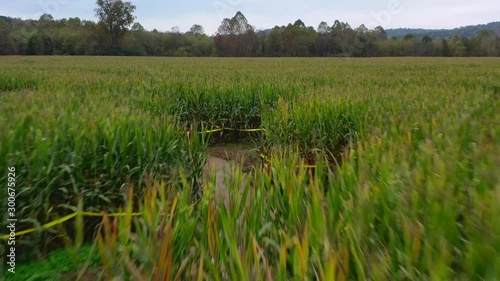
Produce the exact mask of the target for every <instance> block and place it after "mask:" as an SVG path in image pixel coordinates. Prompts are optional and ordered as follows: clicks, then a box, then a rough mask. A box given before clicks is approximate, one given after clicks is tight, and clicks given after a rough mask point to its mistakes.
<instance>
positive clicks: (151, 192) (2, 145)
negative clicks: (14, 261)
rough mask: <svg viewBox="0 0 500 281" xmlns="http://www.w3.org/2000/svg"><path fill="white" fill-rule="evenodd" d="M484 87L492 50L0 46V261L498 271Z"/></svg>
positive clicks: (493, 128)
mask: <svg viewBox="0 0 500 281" xmlns="http://www.w3.org/2000/svg"><path fill="white" fill-rule="evenodd" d="M499 97H500V59H498V58H453V59H451V58H449V59H448V58H428V59H427V58H390V59H389V58H376V59H375V58H374V59H325V58H322V59H298V58H294V59H286V58H280V59H271V58H269V59H265V58H259V59H253V58H248V59H246V58H245V59H244V58H238V59H231V58H227V59H221V58H202V59H200V58H196V59H195V58H193V59H188V58H117V57H115V58H109V57H81V58H78V57H2V58H1V59H0V132H1V133H0V159H1V161H0V171H1V172H0V183H1V186H2V187H1V188H0V190H1V192H2V195H1V198H2V200H1V202H0V209H1V210H7V200H4V199H3V198H6V194H7V187H6V186H7V181H8V179H7V174H8V168H9V167H15V169H16V202H15V203H16V218H17V219H18V222H17V230H18V231H19V230H24V229H29V228H39V229H38V230H37V231H36V232H34V233H30V234H26V235H23V236H18V237H16V247H17V255H18V266H22V264H28V265H29V264H30V263H32V262H34V260H35V259H40V258H43V257H44V256H45V254H46V253H47V252H50V251H51V250H53V249H56V248H59V249H61V248H65V249H66V252H67V253H69V254H68V255H69V256H76V254H75V253H77V252H78V251H79V249H80V247H82V244H84V245H86V246H84V247H85V249H86V251H85V253H87V252H89V260H93V261H95V259H96V256H98V261H99V262H98V264H95V262H92V263H90V264H91V265H89V263H87V267H90V268H91V269H89V270H88V271H89V272H91V273H89V272H87V273H85V274H84V271H83V270H82V271H81V274H82V276H83V277H84V278H89V280H95V279H98V278H100V279H101V280H112V278H114V277H121V278H123V279H124V280H128V279H132V280H290V279H293V280H498V279H500V209H499V202H500V181H499V175H500V173H499V170H500V149H499V148H500V119H499V111H500V104H499V103H500V102H499ZM218 128H231V129H236V130H224V131H217V132H213V133H210V132H207V131H209V130H214V129H218ZM244 129H263V130H258V131H255V132H254V131H238V130H244ZM238 143H242V144H244V145H245V146H248V145H249V144H251V146H252V147H254V150H253V151H254V153H256V154H257V155H260V156H261V159H260V160H258V161H255V159H254V160H252V167H253V169H252V171H251V172H248V171H245V172H243V171H242V169H241V166H239V165H236V164H235V165H233V167H232V172H231V173H230V175H228V176H227V177H226V182H225V184H224V186H226V187H227V192H228V197H227V200H225V201H224V200H220V198H219V196H218V195H217V194H218V188H220V184H218V183H217V177H216V176H215V174H216V172H217V171H212V177H211V180H205V179H206V175H205V176H204V172H203V171H204V166H205V163H206V162H207V157H208V156H207V155H208V153H207V151H210V147H215V146H234V145H235V144H238ZM246 170H248V169H246ZM83 210H85V211H88V212H99V213H102V212H122V213H123V214H125V215H123V216H120V217H109V216H104V217H91V216H83V215H81V211H83ZM74 212H77V213H78V214H79V215H77V216H76V217H74V218H73V219H71V220H67V221H66V222H64V223H61V224H58V225H56V226H54V227H52V228H48V229H43V228H40V226H41V225H42V224H44V223H47V222H50V221H53V220H57V219H58V218H61V217H63V216H65V215H68V214H72V213H74ZM133 212H141V214H140V215H137V216H135V215H134V214H133ZM6 220H7V212H2V222H4V223H5V222H6ZM1 232H2V234H4V233H5V232H6V228H5V227H3V225H2V228H1ZM4 242H5V241H2V242H1V243H2V244H1V245H2V246H0V247H1V248H0V250H2V251H0V252H2V253H1V254H2V258H4V257H5V256H6V249H8V248H7V247H8V246H7V245H6V243H4ZM89 243H90V244H89ZM88 245H92V248H93V249H95V251H90V250H88V249H89V246H88ZM92 253H94V254H92ZM65 259H66V258H65ZM74 260H75V262H74V263H75V264H78V266H76V267H75V266H68V267H66V268H67V269H64V268H57V266H55V267H50V266H40V267H37V266H31V267H29V269H27V267H25V268H24V269H23V268H21V269H20V270H27V271H26V272H25V273H23V274H26V275H30V274H32V275H34V274H38V275H39V276H45V277H41V278H39V279H36V278H35V279H33V280H47V279H46V278H47V274H45V273H41V272H38V271H41V270H45V269H44V268H46V267H48V268H51V269H50V270H52V274H49V276H52V277H51V278H53V279H54V280H58V279H61V278H63V275H64V274H71V272H69V273H67V272H66V271H75V268H77V267H78V268H80V267H82V266H83V267H85V266H84V265H83V262H82V257H81V255H79V256H78V257H75V258H74ZM80 263H82V265H81V266H80ZM2 264H3V265H4V271H5V270H6V266H5V260H4V261H2ZM4 274H5V277H4V278H7V280H15V278H18V280H27V279H26V275H23V277H21V276H20V275H17V277H16V276H15V275H14V277H13V276H12V274H11V273H8V272H6V273H4ZM9 274H10V275H9ZM89 274H90V277H89ZM9 278H10V279H9ZM44 278H45V279H44ZM70 279H76V275H75V276H73V277H71V278H70ZM68 280H69V279H68ZM83 280H86V279H83ZM120 280H121V279H120Z"/></svg>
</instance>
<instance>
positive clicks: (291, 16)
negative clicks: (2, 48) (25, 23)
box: [0, 0, 500, 34]
mask: <svg viewBox="0 0 500 281" xmlns="http://www.w3.org/2000/svg"><path fill="white" fill-rule="evenodd" d="M132 3H133V4H135V5H136V6H137V10H136V13H135V15H136V16H137V19H136V21H138V22H140V23H141V24H142V25H143V26H144V27H145V28H146V29H148V30H152V29H154V28H156V29H158V30H160V31H168V30H170V29H171V28H172V27H173V26H179V28H180V30H181V31H187V30H189V28H190V27H191V26H192V25H193V24H201V25H202V26H203V27H204V28H205V32H206V33H207V34H213V33H214V32H215V31H216V30H217V27H218V26H219V25H220V23H221V21H222V20H223V19H224V18H226V17H229V18H230V17H232V16H234V14H235V13H236V12H237V11H241V12H242V13H243V14H244V15H245V16H246V18H247V19H248V22H249V23H250V24H251V25H253V26H255V27H256V28H257V29H265V28H272V27H274V26H275V25H280V26H281V25H286V24H288V23H293V22H294V21H295V20H297V19H301V20H302V21H303V22H304V23H305V24H306V25H307V26H313V27H314V28H316V27H317V26H318V24H319V23H320V22H321V21H326V22H327V23H328V24H329V25H331V24H333V22H334V21H335V20H336V19H339V20H340V21H344V22H348V23H349V24H350V25H351V26H352V27H357V26H359V25H360V24H365V25H367V27H369V28H373V27H375V26H377V25H381V26H383V27H384V28H396V27H408V28H454V27H460V26H464V25H474V24H484V23H488V22H492V21H500V1H499V0H475V1H470V0H418V1H415V0H370V1H368V0H351V1H339V0H329V1H327V0H308V1H304V0H302V1H298V0H273V1H272V0H190V1H179V0H132ZM94 8H95V0H0V15H6V16H11V17H21V18H39V17H40V15H41V14H43V13H49V14H51V15H52V16H53V17H54V18H56V19H59V18H68V17H80V18H81V19H87V20H94V21H95V20H96V18H95V16H94Z"/></svg>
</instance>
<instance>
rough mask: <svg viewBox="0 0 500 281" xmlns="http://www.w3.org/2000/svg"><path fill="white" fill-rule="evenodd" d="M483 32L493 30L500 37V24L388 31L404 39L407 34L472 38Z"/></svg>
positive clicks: (437, 37)
mask: <svg viewBox="0 0 500 281" xmlns="http://www.w3.org/2000/svg"><path fill="white" fill-rule="evenodd" d="M482 30H493V31H494V32H495V33H496V34H497V35H498V36H500V22H498V21H497V22H490V23H488V24H478V25H468V26H463V27H459V28H454V29H421V28H396V29H387V30H386V31H387V36H388V37H389V38H391V37H404V36H405V35H406V34H413V35H415V36H416V37H419V38H420V37H423V36H425V35H429V36H430V37H432V38H434V39H451V38H453V37H454V36H455V35H460V36H464V37H471V36H474V35H478V34H479V33H481V31H482Z"/></svg>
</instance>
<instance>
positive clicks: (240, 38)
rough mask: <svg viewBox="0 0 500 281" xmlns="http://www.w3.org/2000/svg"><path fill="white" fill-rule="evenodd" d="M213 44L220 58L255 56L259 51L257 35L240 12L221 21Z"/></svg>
mask: <svg viewBox="0 0 500 281" xmlns="http://www.w3.org/2000/svg"><path fill="white" fill-rule="evenodd" d="M214 43H215V48H216V49H217V53H218V55H220V56H255V55H257V53H258V51H259V46H258V44H259V40H258V38H257V34H256V33H255V31H254V28H253V27H252V26H251V25H250V24H249V23H248V21H247V19H246V17H245V16H244V15H243V14H242V13H241V12H237V13H236V14H235V15H234V17H232V18H231V19H229V18H225V19H223V20H222V23H221V25H220V26H219V28H218V29H217V35H216V36H215V38H214Z"/></svg>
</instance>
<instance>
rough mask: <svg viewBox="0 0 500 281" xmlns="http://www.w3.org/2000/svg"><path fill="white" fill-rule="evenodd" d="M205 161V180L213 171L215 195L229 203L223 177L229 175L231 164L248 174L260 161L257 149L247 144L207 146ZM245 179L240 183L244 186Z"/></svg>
mask: <svg viewBox="0 0 500 281" xmlns="http://www.w3.org/2000/svg"><path fill="white" fill-rule="evenodd" d="M206 153H207V154H208V155H207V163H206V164H205V167H204V169H203V170H204V177H205V180H208V179H209V178H210V175H212V173H215V178H216V184H217V189H216V196H217V198H219V199H221V200H223V201H224V203H225V205H226V206H228V205H229V190H228V187H227V186H226V183H225V180H224V179H225V177H231V173H232V168H231V167H232V165H235V166H236V167H238V168H240V169H241V171H242V172H243V173H246V174H248V173H249V172H251V171H252V170H253V169H254V168H256V167H258V166H259V165H260V163H261V160H260V156H259V152H258V150H257V149H256V148H255V146H252V145H249V144H225V145H218V146H213V147H209V148H208V149H207V152H206ZM244 184H245V180H244V181H243V183H242V186H244ZM240 189H241V187H240Z"/></svg>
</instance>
